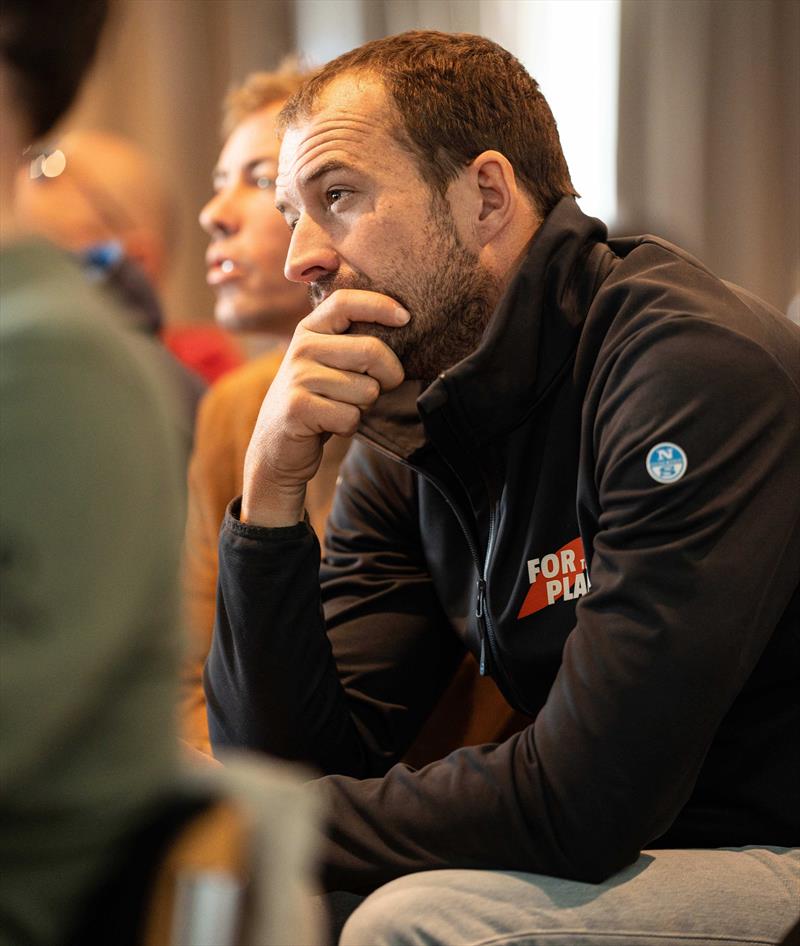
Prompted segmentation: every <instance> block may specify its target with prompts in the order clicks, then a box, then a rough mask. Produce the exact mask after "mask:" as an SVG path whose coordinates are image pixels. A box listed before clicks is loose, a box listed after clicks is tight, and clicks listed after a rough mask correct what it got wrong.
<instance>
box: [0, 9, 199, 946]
mask: <svg viewBox="0 0 800 946" xmlns="http://www.w3.org/2000/svg"><path fill="white" fill-rule="evenodd" d="M105 12H106V4H105V2H101V0H85V2H83V3H80V4H73V3H69V2H65V0H42V2H38V3H36V4H30V3H28V2H27V0H4V3H3V5H2V8H0V127H2V130H3V133H2V136H0V185H1V186H0V220H1V221H2V234H1V235H2V252H0V267H1V272H2V288H1V289H0V306H1V307H2V321H1V322H0V350H1V352H2V360H0V399H1V400H2V419H1V422H0V454H2V459H3V462H2V479H0V569H1V571H2V584H3V593H2V598H1V599H0V627H1V631H0V634H1V635H2V636H1V637H0V642H1V644H2V654H1V655H0V675H1V679H0V826H1V827H0V864H2V884H0V943H1V944H2V946H56V944H62V943H63V942H64V941H65V937H66V935H67V931H68V930H69V929H70V928H71V927H73V925H75V924H76V923H79V921H80V915H81V913H82V911H84V909H85V907H86V903H87V900H88V898H90V896H91V894H92V891H93V890H94V889H95V888H96V886H97V885H98V884H99V882H100V881H101V880H102V879H104V878H105V877H107V876H108V874H109V872H110V871H112V870H113V869H114V865H115V859H116V857H117V856H118V853H117V852H118V849H119V847H120V845H124V844H125V842H126V839H127V838H128V837H129V836H130V835H131V834H132V833H134V832H135V831H136V830H137V829H138V826H140V825H141V824H142V822H143V821H146V820H148V819H149V817H150V815H151V813H152V810H153V808H154V807H155V806H156V804H157V800H158V799H160V798H161V797H162V796H163V795H164V794H165V793H166V792H167V790H168V786H170V785H171V783H172V782H173V780H174V772H175V768H176V751H175V738H174V735H173V732H172V719H173V703H174V677H175V665H176V659H175V651H176V646H177V631H178V596H177V593H176V588H177V582H178V575H177V570H178V556H179V547H180V537H181V530H182V524H183V515H182V510H183V506H184V497H183V488H182V478H183V477H182V463H181V460H180V448H179V445H178V443H177V441H176V434H175V426H176V424H175V418H174V417H173V416H171V414H170V411H171V409H172V408H171V398H170V393H169V380H168V379H166V378H165V377H164V376H163V371H162V370H161V369H162V367H163V366H161V365H159V364H157V363H156V361H155V360H154V359H153V358H152V357H151V353H150V352H148V351H146V346H145V345H144V339H143V337H142V336H141V335H140V334H138V333H135V332H132V331H131V330H130V328H129V327H128V326H127V325H126V323H125V319H124V317H123V316H122V314H121V313H120V312H119V311H117V309H116V307H115V305H114V303H113V301H112V300H111V299H110V298H108V297H107V296H105V295H101V294H99V293H98V292H97V291H96V290H95V289H94V288H93V287H91V286H90V285H89V284H88V282H87V280H86V278H85V275H84V273H83V272H81V270H80V269H79V268H78V267H77V266H76V265H75V264H74V261H73V260H72V259H71V258H70V257H69V256H67V255H65V254H64V252H63V251H62V250H60V249H59V250H57V249H56V248H55V247H54V246H52V245H51V244H49V243H46V242H44V241H42V240H41V239H35V238H31V237H30V236H29V235H28V234H27V232H26V229H25V224H24V221H23V220H20V218H19V217H18V216H17V215H16V214H15V210H14V185H15V177H16V173H17V169H18V167H19V166H20V163H22V161H23V158H22V155H23V150H24V149H26V148H27V147H28V146H29V145H30V144H31V142H32V141H35V140H37V139H40V138H41V137H42V136H43V135H46V134H47V133H48V132H49V131H50V129H51V128H52V127H53V125H54V124H55V123H56V122H57V121H58V120H59V119H60V118H61V116H62V114H63V113H64V112H65V111H66V109H67V108H68V107H69V105H70V103H71V101H72V99H73V97H74V95H75V93H76V91H77V88H78V86H79V83H80V80H81V77H82V75H83V73H84V71H85V69H86V68H87V66H88V64H89V62H90V60H91V58H92V56H93V53H94V49H95V45H96V42H97V39H98V35H99V32H100V29H101V24H102V22H103V19H104V17H105ZM26 161H28V162H29V161H30V155H28V156H27V158H26ZM132 933H133V931H131V935H132ZM127 937H128V932H127V931H126V930H124V929H120V930H119V936H118V937H117V938H116V939H115V940H114V941H115V942H117V943H123V942H127Z"/></svg>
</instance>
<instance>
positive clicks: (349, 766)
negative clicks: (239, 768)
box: [205, 504, 365, 774]
mask: <svg viewBox="0 0 800 946" xmlns="http://www.w3.org/2000/svg"><path fill="white" fill-rule="evenodd" d="M234 512H238V510H237V509H235V504H234ZM318 571H319V544H318V542H317V539H316V536H315V535H314V533H313V531H312V530H311V529H310V527H309V526H308V525H307V524H306V523H304V522H301V523H298V524H297V525H294V526H291V527H288V528H282V529H262V528H258V527H254V526H249V525H247V524H246V523H242V522H240V521H239V520H238V519H236V518H235V517H234V515H231V512H229V513H228V514H227V516H226V519H225V523H224V525H223V529H222V533H221V535H220V549H219V592H218V602H217V619H216V625H215V630H214V639H213V642H212V647H211V652H210V654H209V658H208V662H207V664H206V671H205V687H206V699H207V704H208V716H209V729H210V734H211V741H212V744H213V745H214V747H215V749H219V748H222V747H225V746H244V747H247V748H251V749H258V750H261V751H264V752H269V753H271V754H273V755H277V756H281V757H284V758H292V759H302V760H303V761H306V762H308V763H310V764H312V765H314V766H316V767H317V768H318V769H321V770H322V771H324V772H334V771H335V772H345V773H353V774H362V773H363V772H364V764H365V763H364V751H363V748H362V745H361V743H360V740H359V738H358V735H357V732H356V728H355V726H354V724H353V722H352V719H351V717H350V713H349V710H348V706H347V699H346V696H345V693H344V691H343V689H342V686H341V684H340V682H339V678H338V675H337V671H336V666H335V663H334V659H333V655H332V652H331V646H330V643H329V641H328V638H327V636H326V634H325V625H324V621H323V618H322V613H321V609H320V594H319V578H318Z"/></svg>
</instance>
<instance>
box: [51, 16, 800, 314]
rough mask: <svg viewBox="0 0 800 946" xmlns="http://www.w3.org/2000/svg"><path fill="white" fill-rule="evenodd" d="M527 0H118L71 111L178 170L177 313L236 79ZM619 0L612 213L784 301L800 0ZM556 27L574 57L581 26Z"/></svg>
mask: <svg viewBox="0 0 800 946" xmlns="http://www.w3.org/2000/svg"><path fill="white" fill-rule="evenodd" d="M531 2H535V0H294V2H293V0H117V4H116V7H117V8H116V12H115V17H114V20H113V22H112V24H111V28H110V29H109V31H108V34H107V36H106V37H105V39H106V43H105V46H104V49H103V51H102V54H101V57H100V60H99V62H98V65H97V68H96V70H95V72H94V75H93V77H92V79H91V81H90V82H89V84H88V86H87V88H86V91H85V94H84V96H83V98H82V100H81V102H80V103H79V106H78V108H77V109H76V111H75V112H74V114H73V115H72V116H71V117H70V119H69V120H68V125H71V126H84V127H104V128H108V129H111V130H113V131H119V132H122V133H125V134H128V135H130V136H131V137H133V138H134V139H136V140H137V141H138V142H139V143H140V144H142V145H144V146H145V147H146V148H148V149H149V150H150V151H151V153H152V154H153V155H154V156H155V157H156V159H157V160H158V161H159V163H160V164H161V166H162V167H163V169H164V173H165V174H166V175H167V177H168V179H169V181H170V182H171V186H172V189H173V192H174V194H175V198H176V201H177V202H178V206H179V212H180V218H181V223H180V228H179V233H178V235H177V238H176V242H175V261H174V262H175V265H174V269H173V273H172V278H171V280H170V283H169V285H168V288H167V294H166V308H167V314H168V317H169V318H171V319H173V320H176V319H181V320H185V319H189V320H194V319H201V320H202V319H207V318H210V315H211V311H212V299H211V295H210V293H209V291H208V290H207V289H206V286H205V273H204V265H203V254H204V251H205V247H206V239H205V236H204V234H203V233H202V232H201V230H200V228H199V226H198V225H197V213H198V211H199V208H200V207H201V206H202V204H203V203H204V201H205V200H206V199H207V198H208V195H209V193H210V173H211V169H212V167H213V164H214V161H215V159H216V156H217V153H218V150H219V145H220V139H219V133H218V125H219V114H220V102H221V99H222V96H223V95H224V93H225V91H226V89H227V88H228V87H229V86H230V85H231V84H232V83H236V82H239V81H241V80H242V79H243V78H244V76H245V75H246V74H247V73H248V72H249V71H251V70H253V69H259V68H272V67H274V66H276V65H277V64H278V62H279V61H280V59H281V58H282V56H283V55H284V54H286V53H287V52H289V51H291V50H292V49H293V48H294V47H295V45H296V46H297V47H298V48H299V49H300V51H301V52H303V53H304V54H305V55H306V56H307V57H308V59H309V61H311V62H322V61H324V60H325V59H327V58H330V57H331V56H334V55H336V54H338V53H339V52H342V51H344V50H345V49H348V48H350V47H352V46H354V45H357V44H359V43H362V42H364V41H366V40H368V39H371V38H374V37H376V36H381V35H385V34H386V33H392V32H398V31H400V30H404V29H409V28H413V27H426V28H437V29H445V30H467V31H474V32H481V31H483V32H485V33H487V35H493V34H495V33H496V30H497V29H500V28H501V27H502V29H504V30H508V29H514V24H515V23H516V22H518V20H517V18H518V17H519V15H520V13H521V12H522V8H523V7H524V6H525V5H526V4H529V3H531ZM564 2H567V3H568V2H569V0H564ZM622 2H623V8H622V25H621V57H620V103H619V104H620V129H619V182H618V189H619V199H620V220H619V222H618V224H617V225H616V226H615V229H616V230H617V231H621V230H628V231H633V230H636V231H638V232H641V231H642V230H650V231H655V232H660V233H662V234H663V235H665V236H667V237H669V238H671V239H674V240H675V241H676V242H680V243H683V244H684V245H685V246H686V247H687V248H688V249H689V250H691V251H692V252H694V253H696V254H697V255H699V256H700V257H701V258H703V259H704V260H705V261H706V262H707V263H708V264H709V265H710V266H711V267H712V268H713V269H715V270H716V271H717V272H719V273H720V274H721V275H723V276H725V277H726V278H730V279H733V280H734V281H737V282H740V283H742V284H743V285H745V286H747V287H748V288H750V289H753V290H754V291H756V292H758V293H760V294H762V295H763V296H765V297H766V298H768V299H770V300H771V301H772V302H773V303H774V304H776V305H778V306H779V307H781V308H784V309H785V308H786V306H787V304H788V302H789V299H790V298H791V296H792V295H793V294H795V293H797V291H798V280H800V272H798V265H799V264H798V260H800V183H799V182H798V174H799V173H800V171H799V170H798V169H800V150H799V148H798V141H800V65H799V64H798V57H800V3H797V2H796V0H726V2H718V0H647V2H645V0H622ZM520 22H523V20H520ZM551 42H552V43H563V46H564V55H565V56H567V55H570V52H571V45H570V36H569V35H564V36H554V37H552V40H551ZM535 71H536V70H535V67H534V68H533V72H534V74H535ZM556 118H558V115H556Z"/></svg>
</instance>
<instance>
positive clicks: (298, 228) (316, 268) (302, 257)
mask: <svg viewBox="0 0 800 946" xmlns="http://www.w3.org/2000/svg"><path fill="white" fill-rule="evenodd" d="M338 268H339V255H338V253H337V252H336V250H335V248H334V247H333V245H332V244H331V242H330V240H329V239H328V237H327V235H326V233H325V231H324V230H323V228H322V227H320V226H319V224H317V223H316V222H315V221H314V220H313V219H312V218H311V217H310V216H309V215H308V214H302V215H301V216H300V219H299V220H298V221H297V223H296V224H295V227H294V229H293V230H292V239H291V242H290V243H289V252H288V253H287V255H286V265H285V266H284V268H283V274H284V276H286V278H287V279H289V280H291V281H292V282H304V283H311V282H315V281H316V280H317V279H319V278H320V277H321V276H324V275H326V274H328V273H335V272H336V271H337V269H338Z"/></svg>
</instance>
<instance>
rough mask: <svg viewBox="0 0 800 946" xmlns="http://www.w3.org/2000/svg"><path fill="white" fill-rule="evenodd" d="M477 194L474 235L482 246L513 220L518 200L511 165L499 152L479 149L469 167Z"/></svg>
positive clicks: (518, 196)
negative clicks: (479, 151)
mask: <svg viewBox="0 0 800 946" xmlns="http://www.w3.org/2000/svg"><path fill="white" fill-rule="evenodd" d="M469 171H470V177H471V183H472V186H473V188H474V189H475V191H476V192H477V196H478V204H477V207H478V216H477V219H476V220H474V222H473V226H474V227H475V236H476V237H477V238H478V240H479V241H480V243H481V245H482V246H485V245H486V244H487V243H490V242H491V241H492V240H494V239H495V237H497V236H498V234H500V233H501V232H502V231H503V230H505V228H506V227H507V226H508V225H509V223H510V222H511V221H512V220H513V218H514V215H515V214H516V212H517V209H518V204H519V200H520V195H519V189H518V187H517V181H516V177H515V175H514V168H513V167H512V166H511V162H510V161H509V160H508V158H506V157H505V155H503V154H501V153H500V152H499V151H482V152H481V153H480V154H479V155H478V156H477V158H475V159H474V160H473V161H472V163H471V164H470V167H469Z"/></svg>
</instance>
